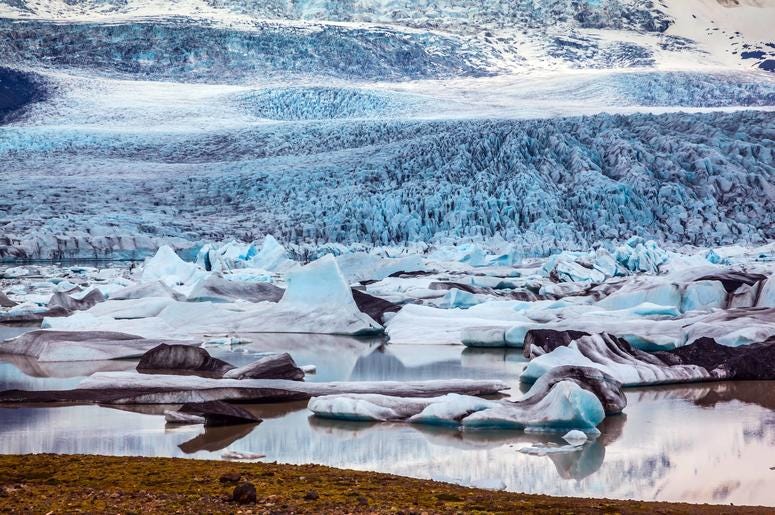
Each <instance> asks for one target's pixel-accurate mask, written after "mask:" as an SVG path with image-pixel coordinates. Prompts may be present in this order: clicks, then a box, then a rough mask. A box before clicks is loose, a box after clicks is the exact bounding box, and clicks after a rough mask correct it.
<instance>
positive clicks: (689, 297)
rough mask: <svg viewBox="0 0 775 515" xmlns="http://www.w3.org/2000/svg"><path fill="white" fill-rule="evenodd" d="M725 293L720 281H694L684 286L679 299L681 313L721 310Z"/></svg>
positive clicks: (724, 300) (723, 305)
mask: <svg viewBox="0 0 775 515" xmlns="http://www.w3.org/2000/svg"><path fill="white" fill-rule="evenodd" d="M726 302H727V291H726V290H725V289H724V285H723V284H722V283H721V282H720V281H694V282H691V283H689V284H687V285H686V288H685V289H684V292H683V295H682V297H681V311H683V312H687V311H710V310H712V309H716V308H723V307H725V306H726Z"/></svg>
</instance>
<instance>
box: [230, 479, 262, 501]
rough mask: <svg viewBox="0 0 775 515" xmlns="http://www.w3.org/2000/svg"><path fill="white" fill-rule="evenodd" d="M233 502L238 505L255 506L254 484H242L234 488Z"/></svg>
mask: <svg viewBox="0 0 775 515" xmlns="http://www.w3.org/2000/svg"><path fill="white" fill-rule="evenodd" d="M231 500H232V501H234V502H236V503H237V504H255V503H256V487H255V486H254V485H253V484H252V483H241V484H239V485H237V486H236V487H234V493H233V494H231Z"/></svg>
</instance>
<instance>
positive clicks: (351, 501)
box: [0, 454, 775, 514]
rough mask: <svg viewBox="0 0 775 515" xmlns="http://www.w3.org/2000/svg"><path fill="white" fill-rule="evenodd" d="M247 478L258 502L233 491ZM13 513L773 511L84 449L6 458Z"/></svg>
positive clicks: (4, 497)
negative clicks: (78, 452)
mask: <svg viewBox="0 0 775 515" xmlns="http://www.w3.org/2000/svg"><path fill="white" fill-rule="evenodd" d="M243 483H251V484H252V485H254V486H255V489H256V501H255V503H253V502H249V503H248V504H242V505H241V504H238V503H237V502H235V501H234V500H233V499H232V493H233V492H234V489H235V488H236V487H237V486H238V485H240V484H243ZM0 511H1V512H7V513H30V512H35V513H72V512H79V511H80V512H106V511H107V512H112V513H154V512H156V513H158V512H176V513H193V512H196V513H202V512H205V513H238V512H239V513H418V514H419V513H423V512H426V513H461V512H462V513H477V512H481V513H558V512H566V513H567V512H573V513H600V512H605V513H751V514H753V513H757V514H760V513H766V512H771V513H775V510H773V509H766V508H759V507H736V506H711V505H690V504H673V503H647V502H639V501H614V500H602V499H577V498H560V497H548V496H543V495H524V494H516V493H508V492H493V491H488V490H478V489H472V488H465V487H461V486H455V485H449V484H445V483H437V482H434V481H427V480H419V479H410V478H404V477H398V476H391V475H388V474H379V473H374V472H360V471H353V470H341V469H334V468H330V467H323V466H319V465H278V464H271V463H234V462H221V461H202V460H183V459H174V458H136V457H132V458H126V457H112V456H83V455H52V454H41V455H23V456H16V455H14V456H0Z"/></svg>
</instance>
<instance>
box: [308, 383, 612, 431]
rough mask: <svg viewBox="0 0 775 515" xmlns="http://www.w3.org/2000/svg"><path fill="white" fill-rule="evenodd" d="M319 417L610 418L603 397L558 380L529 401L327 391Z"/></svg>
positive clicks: (593, 422)
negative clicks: (600, 397) (344, 393)
mask: <svg viewBox="0 0 775 515" xmlns="http://www.w3.org/2000/svg"><path fill="white" fill-rule="evenodd" d="M307 407H308V409H309V410H310V411H312V412H313V413H314V414H315V415H316V416H319V417H324V418H334V419H341V420H357V421H383V422H384V421H403V422H408V423H412V424H429V425H442V426H461V427H462V428H463V429H519V430H532V431H567V430H568V429H579V430H582V431H594V430H595V427H596V426H597V425H598V424H600V422H602V421H603V419H604V418H605V411H604V409H603V406H602V404H601V403H600V401H599V400H598V398H597V397H596V396H595V395H594V394H593V393H591V392H589V391H587V390H585V389H583V388H582V387H580V386H579V385H578V384H576V383H574V382H571V381H560V382H558V383H555V384H553V385H552V386H551V388H549V389H548V390H546V391H545V392H544V395H534V396H532V397H529V398H527V399H525V400H523V401H517V402H510V401H502V400H501V401H493V400H486V399H480V398H478V397H472V396H468V395H457V394H447V395H444V396H442V397H432V398H425V399H406V398H400V397H393V396H386V395H352V394H347V395H342V394H339V395H327V396H321V397H316V398H313V399H311V400H310V401H309V404H308V406H307Z"/></svg>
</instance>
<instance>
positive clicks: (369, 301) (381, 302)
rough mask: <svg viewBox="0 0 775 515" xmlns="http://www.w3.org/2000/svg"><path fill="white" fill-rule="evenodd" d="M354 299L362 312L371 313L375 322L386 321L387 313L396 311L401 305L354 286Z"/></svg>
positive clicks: (381, 322)
mask: <svg viewBox="0 0 775 515" xmlns="http://www.w3.org/2000/svg"><path fill="white" fill-rule="evenodd" d="M352 293H353V300H354V301H355V304H356V305H357V306H358V309H359V310H360V311H361V312H362V313H366V314H367V315H369V316H370V317H371V318H372V319H373V320H374V321H375V322H379V323H380V324H383V323H385V313H396V312H398V311H400V310H401V306H399V305H398V304H393V303H392V302H389V301H387V300H385V299H380V298H379V297H375V296H373V295H369V294H368V293H364V292H362V291H360V290H356V289H354V288H353V290H352Z"/></svg>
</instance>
